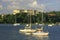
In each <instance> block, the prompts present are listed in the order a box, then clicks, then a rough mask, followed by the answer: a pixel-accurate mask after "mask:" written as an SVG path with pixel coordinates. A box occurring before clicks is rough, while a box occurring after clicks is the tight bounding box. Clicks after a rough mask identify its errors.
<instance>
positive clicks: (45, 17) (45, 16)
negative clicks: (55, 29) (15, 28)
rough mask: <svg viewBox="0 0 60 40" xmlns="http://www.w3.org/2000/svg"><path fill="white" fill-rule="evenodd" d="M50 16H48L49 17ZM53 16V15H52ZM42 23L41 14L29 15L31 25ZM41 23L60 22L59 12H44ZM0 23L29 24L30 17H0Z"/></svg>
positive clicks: (21, 15) (19, 15)
mask: <svg viewBox="0 0 60 40" xmlns="http://www.w3.org/2000/svg"><path fill="white" fill-rule="evenodd" d="M49 14H50V15H49ZM53 14H54V15H53ZM41 22H42V13H41V12H39V13H38V14H36V15H31V23H41ZM43 22H44V23H57V22H60V11H58V12H55V11H52V12H46V13H43ZM0 23H4V24H7V23H12V24H13V23H30V15H28V13H17V14H15V15H13V14H7V15H4V16H2V15H0Z"/></svg>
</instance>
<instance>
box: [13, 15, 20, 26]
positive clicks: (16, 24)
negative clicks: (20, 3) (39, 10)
mask: <svg viewBox="0 0 60 40" xmlns="http://www.w3.org/2000/svg"><path fill="white" fill-rule="evenodd" d="M13 25H14V26H18V25H20V23H17V21H16V15H15V23H14V24H13Z"/></svg>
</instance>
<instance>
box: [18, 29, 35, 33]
mask: <svg viewBox="0 0 60 40" xmlns="http://www.w3.org/2000/svg"><path fill="white" fill-rule="evenodd" d="M19 31H20V32H24V33H32V32H35V31H36V30H34V29H21V30H19Z"/></svg>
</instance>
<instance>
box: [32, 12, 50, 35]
mask: <svg viewBox="0 0 60 40" xmlns="http://www.w3.org/2000/svg"><path fill="white" fill-rule="evenodd" d="M42 24H43V13H42ZM48 34H49V32H44V31H43V25H42V27H41V28H39V29H37V30H36V31H35V32H34V33H32V35H35V36H47V35H48Z"/></svg>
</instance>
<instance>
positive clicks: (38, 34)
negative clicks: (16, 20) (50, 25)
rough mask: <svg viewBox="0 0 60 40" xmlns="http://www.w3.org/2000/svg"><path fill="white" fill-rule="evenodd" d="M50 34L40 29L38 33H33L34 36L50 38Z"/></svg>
mask: <svg viewBox="0 0 60 40" xmlns="http://www.w3.org/2000/svg"><path fill="white" fill-rule="evenodd" d="M48 34H49V33H48V32H43V30H42V29H38V30H37V31H36V32H34V33H32V35H34V36H48Z"/></svg>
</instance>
